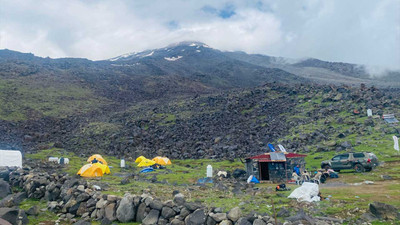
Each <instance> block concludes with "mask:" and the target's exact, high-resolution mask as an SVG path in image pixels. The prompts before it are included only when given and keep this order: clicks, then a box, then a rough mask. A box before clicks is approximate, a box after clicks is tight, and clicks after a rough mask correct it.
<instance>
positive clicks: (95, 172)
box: [76, 154, 111, 177]
mask: <svg viewBox="0 0 400 225" xmlns="http://www.w3.org/2000/svg"><path fill="white" fill-rule="evenodd" d="M87 162H89V164H86V165H84V166H82V167H81V168H80V169H79V171H78V173H76V174H78V175H81V176H82V177H102V176H103V175H104V174H110V172H111V171H110V168H109V167H108V165H107V161H106V160H105V159H104V158H103V157H102V156H101V155H99V154H95V155H92V156H90V157H89V158H88V159H87Z"/></svg>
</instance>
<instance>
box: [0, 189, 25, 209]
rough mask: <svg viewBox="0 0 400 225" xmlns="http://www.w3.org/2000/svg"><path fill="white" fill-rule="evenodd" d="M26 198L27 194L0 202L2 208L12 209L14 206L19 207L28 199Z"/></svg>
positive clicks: (13, 196)
mask: <svg viewBox="0 0 400 225" xmlns="http://www.w3.org/2000/svg"><path fill="white" fill-rule="evenodd" d="M26 197H27V196H26V193H25V192H19V193H16V194H11V195H8V196H7V197H5V198H4V199H2V200H1V201H0V207H8V208H11V207H13V206H18V205H19V204H20V203H21V202H22V201H23V200H24V199H26Z"/></svg>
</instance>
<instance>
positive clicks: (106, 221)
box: [100, 218, 112, 225]
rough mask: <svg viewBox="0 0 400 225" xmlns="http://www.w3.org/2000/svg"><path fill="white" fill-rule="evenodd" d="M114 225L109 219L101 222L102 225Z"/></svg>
mask: <svg viewBox="0 0 400 225" xmlns="http://www.w3.org/2000/svg"><path fill="white" fill-rule="evenodd" d="M111 224H112V221H110V220H109V219H107V218H103V219H102V220H101V223H100V225H111Z"/></svg>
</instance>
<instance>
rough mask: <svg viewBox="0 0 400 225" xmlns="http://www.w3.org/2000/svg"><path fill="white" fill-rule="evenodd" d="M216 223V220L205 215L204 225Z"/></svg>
mask: <svg viewBox="0 0 400 225" xmlns="http://www.w3.org/2000/svg"><path fill="white" fill-rule="evenodd" d="M216 224H217V222H216V221H215V220H214V219H213V218H211V217H209V216H208V217H207V220H206V225H216Z"/></svg>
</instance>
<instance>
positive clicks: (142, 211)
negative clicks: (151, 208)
mask: <svg viewBox="0 0 400 225" xmlns="http://www.w3.org/2000/svg"><path fill="white" fill-rule="evenodd" d="M145 217H146V204H145V203H140V205H139V207H138V210H137V213H136V222H139V223H140V222H142V221H143V219H144V218H145Z"/></svg>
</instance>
